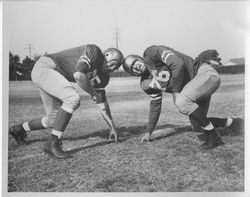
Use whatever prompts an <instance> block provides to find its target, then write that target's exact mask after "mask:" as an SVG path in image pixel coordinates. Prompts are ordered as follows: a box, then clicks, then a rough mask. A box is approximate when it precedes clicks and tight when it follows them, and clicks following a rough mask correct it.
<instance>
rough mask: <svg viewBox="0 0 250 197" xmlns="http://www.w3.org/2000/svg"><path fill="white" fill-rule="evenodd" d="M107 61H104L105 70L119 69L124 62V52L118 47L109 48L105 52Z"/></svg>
mask: <svg viewBox="0 0 250 197" xmlns="http://www.w3.org/2000/svg"><path fill="white" fill-rule="evenodd" d="M103 55H104V58H105V61H104V65H103V67H104V70H105V71H108V72H112V71H114V70H117V69H118V68H119V67H120V66H121V65H122V62H123V59H124V58H123V55H122V52H121V51H120V50H118V49H116V48H108V49H106V50H105V51H104V52H103Z"/></svg>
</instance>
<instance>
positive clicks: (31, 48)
mask: <svg viewBox="0 0 250 197" xmlns="http://www.w3.org/2000/svg"><path fill="white" fill-rule="evenodd" d="M25 49H28V52H29V58H30V59H31V54H32V50H33V49H35V48H34V47H32V44H28V47H26V48H25Z"/></svg>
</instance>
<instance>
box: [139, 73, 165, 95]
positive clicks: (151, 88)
mask: <svg viewBox="0 0 250 197" xmlns="http://www.w3.org/2000/svg"><path fill="white" fill-rule="evenodd" d="M140 85H141V88H142V90H143V91H144V92H145V93H146V94H148V95H149V96H150V99H151V100H156V99H161V98H162V90H161V87H159V86H158V85H157V83H156V82H155V79H154V77H153V76H152V74H151V73H150V72H149V71H148V70H147V69H146V71H145V72H144V73H143V75H142V77H141V81H140Z"/></svg>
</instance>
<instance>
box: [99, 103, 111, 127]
mask: <svg viewBox="0 0 250 197" xmlns="http://www.w3.org/2000/svg"><path fill="white" fill-rule="evenodd" d="M98 107H99V109H100V111H101V114H102V117H103V118H104V120H105V121H106V123H107V124H108V125H109V127H110V129H114V128H115V125H114V122H113V118H112V115H111V112H110V108H109V105H108V103H107V102H102V103H99V104H98Z"/></svg>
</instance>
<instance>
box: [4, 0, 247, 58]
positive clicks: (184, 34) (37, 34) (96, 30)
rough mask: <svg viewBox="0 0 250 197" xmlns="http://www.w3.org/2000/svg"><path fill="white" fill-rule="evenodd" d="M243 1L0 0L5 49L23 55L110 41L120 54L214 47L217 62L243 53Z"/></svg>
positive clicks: (104, 45)
mask: <svg viewBox="0 0 250 197" xmlns="http://www.w3.org/2000/svg"><path fill="white" fill-rule="evenodd" d="M247 4H248V5H249V3H248V1H236V0H235V1H215V0H213V1H212V0H210V1H201V0H200V1H198V0H188V1H184V0H183V1H181V0H175V1H174V0H164V1H163V0H81V1H77V0H71V1H69V0H68V1H62V0H50V1H41V0H40V1H37V0H36V1H34V0H33V1H8V2H4V6H3V11H4V18H3V25H4V33H6V34H5V35H6V36H7V37H5V39H7V45H8V46H6V47H5V50H10V51H11V52H12V53H14V54H18V55H19V56H21V58H24V57H25V56H26V55H28V49H27V47H28V44H29V43H30V44H32V46H33V48H34V49H33V50H32V54H33V55H34V54H43V53H45V52H48V53H52V52H57V51H60V50H64V49H68V48H71V47H76V46H80V45H84V44H89V43H94V44H97V45H98V46H99V47H100V48H101V49H102V50H104V49H106V48H108V47H114V46H115V40H114V29H115V27H119V30H120V31H119V37H120V40H119V48H120V49H121V50H122V52H123V53H124V55H125V56H126V55H129V54H138V55H142V54H143V51H144V49H145V48H146V47H148V46H150V45H153V44H162V45H166V46H169V47H173V48H174V49H176V50H178V51H180V52H184V53H186V54H188V55H191V56H192V57H196V56H197V55H198V54H199V53H200V52H202V51H203V50H206V49H217V50H218V52H219V53H220V56H221V58H222V62H225V61H227V60H228V59H230V58H238V57H244V56H245V33H246V31H247V29H249V26H247V17H246V13H247V6H248V5H247Z"/></svg>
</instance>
